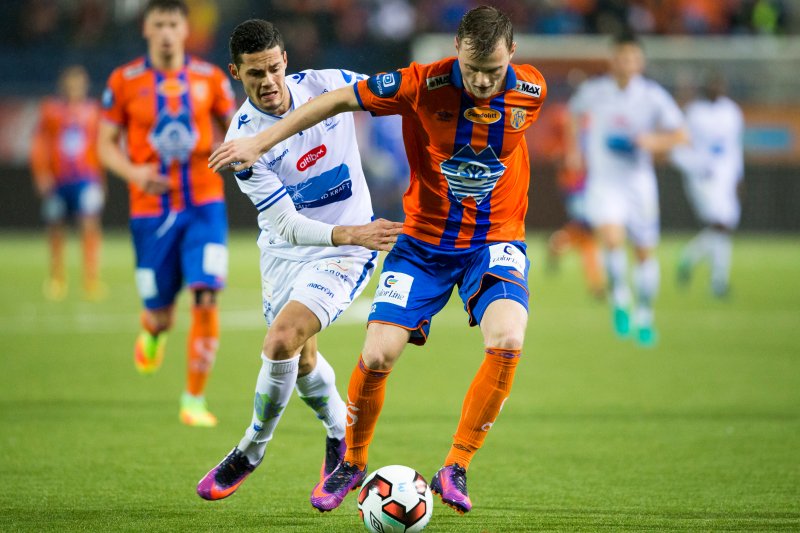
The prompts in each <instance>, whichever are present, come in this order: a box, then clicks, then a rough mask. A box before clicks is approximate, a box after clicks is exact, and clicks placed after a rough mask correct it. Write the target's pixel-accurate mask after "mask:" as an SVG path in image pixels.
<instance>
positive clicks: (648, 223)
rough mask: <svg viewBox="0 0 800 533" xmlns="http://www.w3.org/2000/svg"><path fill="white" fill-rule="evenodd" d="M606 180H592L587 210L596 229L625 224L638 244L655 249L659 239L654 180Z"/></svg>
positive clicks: (631, 238) (588, 192) (656, 190)
mask: <svg viewBox="0 0 800 533" xmlns="http://www.w3.org/2000/svg"><path fill="white" fill-rule="evenodd" d="M621 183H622V182H621V181H620V182H616V183H606V182H605V181H601V180H597V179H589V180H588V182H587V184H586V211H587V215H588V218H589V222H590V223H591V225H592V227H593V228H598V227H600V226H603V225H609V224H610V225H616V226H624V227H625V228H626V229H627V231H628V236H629V238H630V240H631V242H632V243H633V244H634V245H635V246H639V247H644V248H652V247H654V246H655V245H657V244H658V241H659V234H660V228H659V211H658V188H657V187H656V182H655V180H644V179H634V180H630V182H625V183H624V185H622V184H621Z"/></svg>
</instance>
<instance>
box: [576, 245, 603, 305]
mask: <svg viewBox="0 0 800 533" xmlns="http://www.w3.org/2000/svg"><path fill="white" fill-rule="evenodd" d="M585 231H586V230H585ZM579 246H580V251H581V257H582V258H583V272H584V275H585V276H586V282H587V283H588V284H589V289H590V290H591V291H592V292H593V293H596V294H601V293H602V292H603V290H604V289H605V286H606V278H605V272H604V271H603V268H602V267H601V266H600V250H599V249H598V247H597V241H596V240H595V238H594V236H593V235H592V234H591V233H590V232H589V231H586V232H585V234H584V236H583V237H582V238H581V241H580V245H579Z"/></svg>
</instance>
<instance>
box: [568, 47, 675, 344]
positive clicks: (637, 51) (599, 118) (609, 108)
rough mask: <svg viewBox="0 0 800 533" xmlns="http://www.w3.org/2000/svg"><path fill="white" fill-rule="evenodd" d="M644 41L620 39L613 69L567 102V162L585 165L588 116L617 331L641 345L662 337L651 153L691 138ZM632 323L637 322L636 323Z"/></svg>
mask: <svg viewBox="0 0 800 533" xmlns="http://www.w3.org/2000/svg"><path fill="white" fill-rule="evenodd" d="M644 67H645V60H644V53H643V51H642V48H641V45H640V44H639V43H638V41H636V39H635V38H634V37H633V36H632V35H630V34H623V35H620V36H619V37H618V38H617V39H616V40H615V42H614V45H613V50H612V54H611V60H610V71H609V73H608V74H607V75H605V76H601V77H598V78H594V79H591V80H588V81H586V82H584V83H583V84H581V86H580V87H579V88H578V90H577V92H576V93H575V95H574V96H573V97H572V99H571V100H570V102H569V108H570V112H571V114H572V121H571V127H570V129H571V133H572V134H571V138H572V142H571V143H570V146H569V147H568V148H567V161H566V165H567V168H572V169H579V168H580V167H581V164H582V163H583V155H582V153H581V150H580V143H579V138H578V137H579V131H580V129H579V127H578V121H579V118H580V117H582V116H585V117H586V120H587V123H588V126H587V127H588V129H587V131H586V135H587V139H586V151H585V152H586V155H585V158H586V161H585V164H586V169H587V184H586V203H587V211H588V217H589V221H590V222H591V224H592V227H594V228H595V231H596V232H597V235H598V238H599V240H600V244H601V246H602V248H603V254H604V260H605V265H606V273H607V280H608V288H609V291H610V297H611V298H610V299H611V303H612V305H613V322H614V329H615V331H616V333H617V334H618V335H619V336H621V337H627V336H629V335H630V333H631V331H632V330H635V334H636V340H637V341H638V342H639V343H640V344H641V345H643V346H651V345H653V344H654V343H655V341H656V330H655V326H654V323H653V319H654V314H653V300H654V299H655V296H656V294H657V292H658V286H659V277H660V274H659V265H658V262H657V259H656V257H655V254H654V252H655V248H656V245H657V244H658V241H659V210H658V188H657V184H656V175H655V170H654V168H653V155H656V154H664V153H667V152H669V151H670V150H671V149H672V148H673V147H675V146H676V145H678V144H680V143H683V142H686V140H687V138H688V136H687V133H686V130H685V127H684V123H683V115H682V114H681V111H680V109H679V108H678V105H677V104H676V103H675V101H674V100H673V99H672V97H671V96H670V95H669V94H668V93H667V91H665V90H664V89H663V88H662V87H661V86H660V85H658V84H657V83H655V82H654V81H652V80H649V79H646V78H644V77H643V76H642V73H643V72H644ZM626 236H627V237H628V238H630V240H631V243H632V244H633V248H634V252H635V256H636V266H635V268H634V272H633V279H634V288H635V289H636V302H635V306H634V307H633V321H631V316H630V311H631V307H632V301H633V298H632V296H631V290H630V288H629V286H628V281H627V251H626V250H625V242H626ZM631 322H633V324H631Z"/></svg>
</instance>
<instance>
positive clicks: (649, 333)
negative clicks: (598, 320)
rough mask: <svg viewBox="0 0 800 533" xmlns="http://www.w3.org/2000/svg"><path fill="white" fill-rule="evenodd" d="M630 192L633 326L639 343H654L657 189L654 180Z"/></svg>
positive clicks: (651, 344) (649, 344)
mask: <svg viewBox="0 0 800 533" xmlns="http://www.w3.org/2000/svg"><path fill="white" fill-rule="evenodd" d="M631 193H632V208H631V218H630V220H629V225H628V231H629V233H630V238H631V242H632V243H633V246H634V251H635V256H636V266H635V268H634V271H633V282H634V286H635V289H636V306H635V308H634V316H633V322H634V325H635V327H636V341H637V342H638V343H639V344H640V345H642V346H653V345H654V344H655V343H656V340H657V335H656V328H655V313H654V303H655V299H656V296H657V295H658V290H659V286H660V278H661V274H660V267H659V264H658V259H657V257H656V254H655V251H656V247H657V246H658V242H659V239H660V228H659V219H658V217H659V213H658V191H657V190H656V184H655V181H654V180H653V181H652V182H642V183H640V187H637V188H632V190H631Z"/></svg>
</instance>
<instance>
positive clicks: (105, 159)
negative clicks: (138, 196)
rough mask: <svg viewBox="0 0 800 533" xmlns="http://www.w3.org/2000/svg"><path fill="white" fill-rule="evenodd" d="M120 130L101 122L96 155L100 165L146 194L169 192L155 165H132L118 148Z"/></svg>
mask: <svg viewBox="0 0 800 533" xmlns="http://www.w3.org/2000/svg"><path fill="white" fill-rule="evenodd" d="M121 137H122V128H121V127H120V126H119V125H117V124H115V123H113V122H111V121H109V120H101V121H100V126H99V128H98V134H97V155H98V157H99V158H100V164H102V165H103V166H104V167H105V168H106V169H108V170H110V171H111V172H113V173H114V174H116V175H117V176H119V177H120V178H122V179H123V180H125V181H127V182H128V183H132V184H134V185H136V186H137V187H139V188H140V189H142V190H143V191H144V192H146V193H148V194H164V193H165V192H167V191H168V190H169V183H168V181H167V180H166V179H165V178H164V177H163V176H161V175H160V174H159V173H158V166H157V165H156V164H155V163H152V164H147V165H137V164H135V163H133V162H132V161H131V160H130V159H129V158H128V156H127V155H126V154H125V152H123V151H122V147H121V146H120V138H121Z"/></svg>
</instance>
